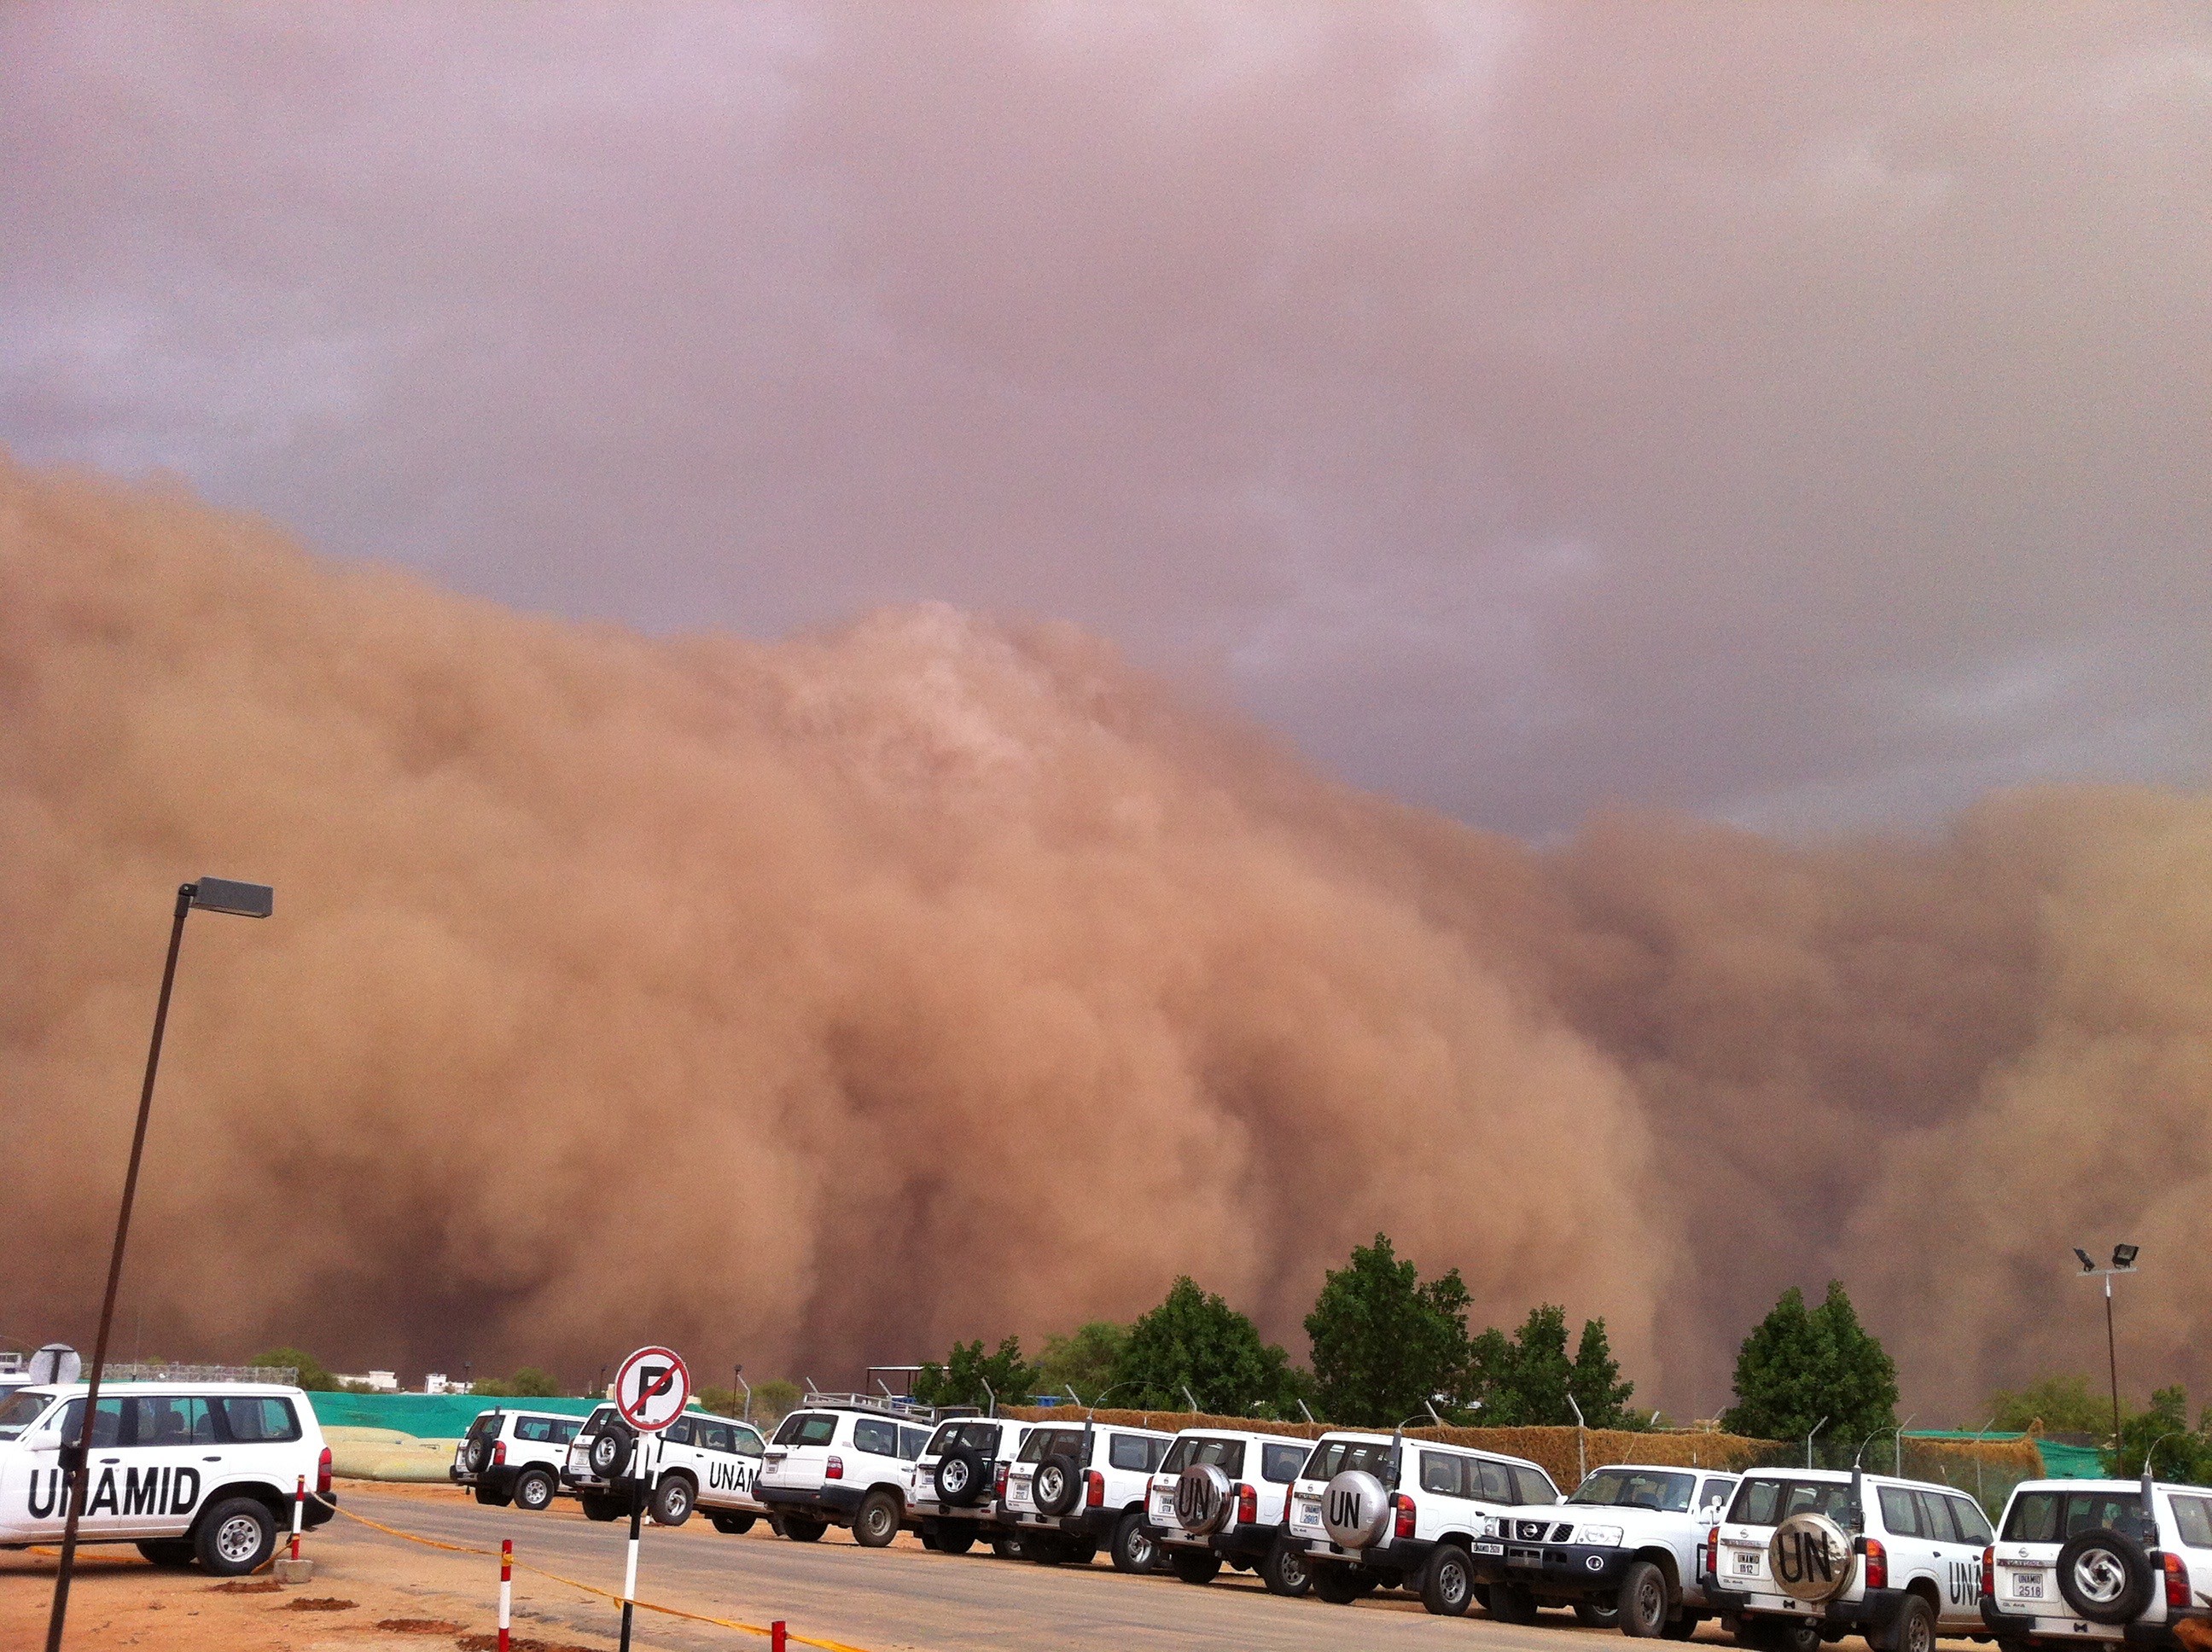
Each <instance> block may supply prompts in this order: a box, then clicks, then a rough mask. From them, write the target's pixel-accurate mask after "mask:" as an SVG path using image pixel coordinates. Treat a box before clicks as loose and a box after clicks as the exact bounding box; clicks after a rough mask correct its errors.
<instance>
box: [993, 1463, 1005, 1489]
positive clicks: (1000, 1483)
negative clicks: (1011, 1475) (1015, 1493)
mask: <svg viewBox="0 0 2212 1652" xmlns="http://www.w3.org/2000/svg"><path fill="white" fill-rule="evenodd" d="M991 1489H992V1490H993V1491H996V1492H997V1493H998V1494H999V1495H1000V1497H1005V1496H1006V1464H1004V1463H1000V1465H999V1474H998V1478H997V1479H996V1480H994V1482H993V1483H992V1486H991Z"/></svg>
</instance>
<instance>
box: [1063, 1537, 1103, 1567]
mask: <svg viewBox="0 0 2212 1652" xmlns="http://www.w3.org/2000/svg"><path fill="white" fill-rule="evenodd" d="M1097 1558H1098V1546H1097V1544H1096V1543H1093V1542H1091V1540H1090V1539H1088V1538H1076V1537H1071V1538H1069V1539H1068V1540H1067V1564H1069V1565H1071V1566H1087V1565H1089V1564H1091V1562H1092V1561H1094V1560H1096V1559H1097Z"/></svg>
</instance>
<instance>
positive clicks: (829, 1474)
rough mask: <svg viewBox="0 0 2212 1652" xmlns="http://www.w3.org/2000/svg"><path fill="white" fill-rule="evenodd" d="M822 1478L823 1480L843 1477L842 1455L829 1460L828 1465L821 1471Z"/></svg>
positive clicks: (843, 1462) (843, 1464)
mask: <svg viewBox="0 0 2212 1652" xmlns="http://www.w3.org/2000/svg"><path fill="white" fill-rule="evenodd" d="M822 1478H823V1479H825V1480H842V1479H844V1478H845V1460H844V1459H843V1458H842V1457H832V1458H831V1459H830V1460H829V1467H827V1468H825V1469H823V1471H822Z"/></svg>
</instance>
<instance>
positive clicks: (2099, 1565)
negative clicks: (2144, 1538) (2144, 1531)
mask: <svg viewBox="0 0 2212 1652" xmlns="http://www.w3.org/2000/svg"><path fill="white" fill-rule="evenodd" d="M2057 1572H2058V1592H2059V1594H2062V1595H2063V1596H2065V1598H2066V1604H2067V1605H2068V1606H2071V1607H2073V1608H2074V1610H2075V1612H2076V1613H2080V1614H2081V1616H2082V1617H2084V1618H2087V1619H2088V1620H2089V1621H2090V1622H2091V1623H2093V1624H2106V1625H2111V1624H2124V1623H2127V1622H2130V1620H2132V1619H2136V1618H2138V1617H2140V1616H2142V1610H2143V1608H2144V1607H2145V1606H2148V1605H2149V1604H2150V1596H2151V1572H2150V1558H2149V1557H2148V1555H2146V1554H2144V1553H2143V1551H2142V1544H2140V1543H2138V1542H2136V1540H2135V1539H2133V1538H2131V1537H2130V1536H2129V1535H2128V1534H2126V1533H2124V1532H2116V1531H2114V1530H2113V1529H2112V1527H2109V1526H2100V1527H2096V1528H2095V1529H2093V1530H2092V1531H2087V1532H2082V1533H2080V1534H2077V1535H2075V1536H2074V1537H2072V1538H2069V1539H2068V1540H2067V1543H2066V1546H2065V1547H2064V1548H2063V1549H2061V1550H2059V1552H2058V1565H2057Z"/></svg>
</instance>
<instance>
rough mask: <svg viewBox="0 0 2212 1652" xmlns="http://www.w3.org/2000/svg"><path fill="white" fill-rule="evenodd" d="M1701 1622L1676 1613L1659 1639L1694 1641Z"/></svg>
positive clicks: (1688, 1613)
mask: <svg viewBox="0 0 2212 1652" xmlns="http://www.w3.org/2000/svg"><path fill="white" fill-rule="evenodd" d="M1703 1622H1705V1619H1703V1618H1700V1617H1699V1616H1698V1614H1697V1613H1694V1612H1678V1613H1675V1614H1674V1616H1673V1617H1671V1618H1669V1619H1668V1620H1667V1627H1666V1628H1664V1629H1663V1630H1662V1631H1659V1636H1660V1638H1661V1639H1662V1640H1668V1641H1694V1640H1696V1639H1697V1638H1698V1625H1699V1624H1701V1623H1703ZM2021 1652H2027V1649H2026V1648H2024V1647H2023V1648H2022V1649H2021Z"/></svg>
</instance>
